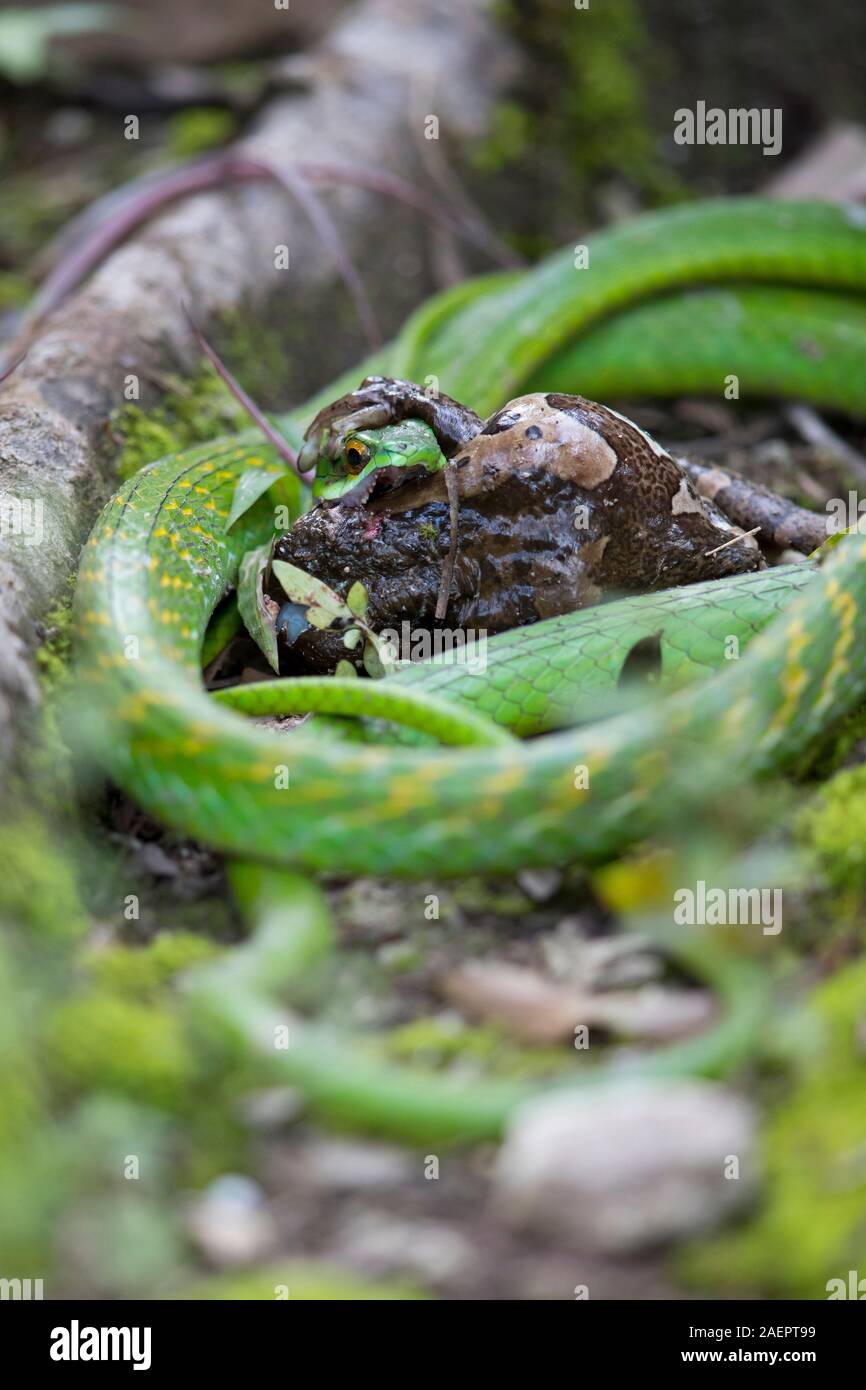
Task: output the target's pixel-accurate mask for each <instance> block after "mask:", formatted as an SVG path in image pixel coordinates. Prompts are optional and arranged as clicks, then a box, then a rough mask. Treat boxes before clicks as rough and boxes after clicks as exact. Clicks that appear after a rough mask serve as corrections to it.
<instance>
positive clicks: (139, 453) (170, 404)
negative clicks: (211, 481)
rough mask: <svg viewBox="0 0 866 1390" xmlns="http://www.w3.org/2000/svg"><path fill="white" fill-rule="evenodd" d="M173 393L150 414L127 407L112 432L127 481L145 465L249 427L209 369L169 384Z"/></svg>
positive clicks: (117, 416) (119, 465)
mask: <svg viewBox="0 0 866 1390" xmlns="http://www.w3.org/2000/svg"><path fill="white" fill-rule="evenodd" d="M170 385H171V389H170V390H169V391H168V393H167V394H166V396H165V397H164V399H163V400H162V402H161V403H160V404H159V405H158V406H156V407H155V408H154V409H153V410H150V411H144V410H142V409H141V408H140V407H139V406H137V405H132V404H129V405H125V406H122V407H121V408H120V409H119V410H118V411H116V412H115V414H114V416H113V419H112V427H113V429H114V432H115V435H116V436H119V437H120V439H121V441H122V443H121V448H120V454H119V457H118V463H117V471H118V474H119V476H120V477H121V478H131V477H132V475H133V474H134V473H137V472H138V470H139V469H140V468H143V467H144V465H145V464H146V463H152V462H153V461H154V459H159V458H164V457H165V455H166V454H172V453H178V452H180V450H182V449H188V448H190V446H191V445H193V444H202V443H206V442H207V440H209V439H216V438H218V437H219V436H220V435H223V434H228V433H232V432H234V431H236V430H238V429H242V428H244V427H245V426H246V425H248V424H249V419H248V417H247V415H246V413H245V411H244V410H243V407H242V406H240V405H239V404H238V402H237V401H236V400H235V399H234V397H233V396H232V394H231V392H230V391H229V390H228V388H227V387H226V386H224V385H223V383H222V381H221V380H220V379H219V377H218V376H216V375H215V374H214V373H213V372H212V371H211V370H210V369H209V368H208V369H206V370H204V371H202V372H201V373H200V374H199V375H197V376H195V377H192V378H191V379H190V380H189V381H188V382H186V383H185V382H183V381H181V380H180V379H179V378H172V379H171V382H170Z"/></svg>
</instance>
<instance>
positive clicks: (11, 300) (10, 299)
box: [0, 270, 33, 309]
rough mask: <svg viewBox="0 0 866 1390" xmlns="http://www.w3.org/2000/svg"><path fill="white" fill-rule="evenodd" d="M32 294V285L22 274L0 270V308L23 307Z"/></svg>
mask: <svg viewBox="0 0 866 1390" xmlns="http://www.w3.org/2000/svg"><path fill="white" fill-rule="evenodd" d="M32 294H33V286H32V285H31V283H30V281H29V280H28V279H27V278H26V277H25V276H24V275H18V274H16V273H15V272H14V271H12V270H0V309H23V308H24V305H25V304H26V303H27V301H28V300H29V298H30V296H31V295H32Z"/></svg>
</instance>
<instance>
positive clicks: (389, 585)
mask: <svg viewBox="0 0 866 1390" xmlns="http://www.w3.org/2000/svg"><path fill="white" fill-rule="evenodd" d="M306 441H307V442H306V443H305V446H304V449H303V451H302V453H301V458H300V464H301V466H302V467H309V466H311V465H312V464H313V463H315V464H316V470H317V471H316V485H315V488H314V493H315V494H316V495H317V496H318V497H319V498H320V499H321V504H320V505H319V506H317V507H314V508H313V510H312V511H310V512H309V513H307V514H306V515H305V516H303V517H301V518H300V520H299V521H298V522H296V524H295V526H294V527H293V528H292V530H291V532H290V533H289V534H288V535H286V536H284V537H282V538H281V539H280V540H279V542H278V543H277V546H276V549H275V556H276V557H277V558H280V559H285V560H288V561H290V562H291V563H292V564H294V565H297V566H299V567H300V568H301V569H304V570H306V571H308V572H310V573H313V574H315V575H316V576H317V577H318V578H319V579H322V580H324V581H325V582H326V583H327V584H329V585H330V586H331V587H332V588H335V589H337V590H338V591H340V592H342V593H345V592H346V590H347V588H348V587H349V585H351V584H352V583H353V582H354V581H356V580H360V581H361V582H362V583H363V584H364V585H365V587H366V588H367V591H368V593H369V597H370V607H369V615H368V616H369V620H370V622H371V624H372V626H373V627H374V628H376V629H377V630H382V629H384V628H399V627H400V624H401V623H403V622H408V623H409V624H410V625H411V626H412V627H413V628H416V629H417V628H432V627H434V626H435V625H436V624H437V622H439V623H443V622H444V624H445V625H447V626H448V627H450V628H452V629H454V628H463V629H466V628H471V629H474V630H476V631H478V630H479V629H480V630H484V631H486V632H488V633H491V634H492V633H494V632H499V631H503V630H505V629H508V628H512V627H517V626H520V625H522V624H526V623H532V622H536V621H537V620H538V619H541V618H548V617H552V616H554V615H556V614H559V613H565V612H570V611H572V610H574V609H577V608H583V607H585V606H587V605H589V604H593V603H597V602H599V601H600V600H602V599H604V598H608V597H615V596H617V595H622V594H628V593H635V592H645V591H649V590H653V589H663V588H668V587H670V586H672V585H678V584H686V583H691V582H694V581H697V580H702V579H715V578H721V577H723V576H725V575H729V574H734V573H742V572H744V571H747V570H756V569H761V568H762V567H763V566H764V563H765V562H764V559H763V556H762V552H761V549H760V547H759V546H758V544H757V542H756V540H755V538H754V536H752V535H749V534H747V533H744V531H743V530H742V529H741V525H738V524H736V522H735V521H734V520H732V519H731V517H730V516H729V515H726V514H725V512H723V511H722V510H721V509H720V507H719V506H718V505H717V504H716V503H715V502H714V501H713V500H712V499H711V498H710V497H707V496H702V495H701V493H700V491H699V488H700V480H698V483H697V484H693V482H692V481H691V479H690V477H689V474H688V472H687V468H686V467H684V466H683V465H681V464H680V463H679V462H677V460H676V459H674V458H673V457H672V456H671V455H670V454H669V453H667V452H666V451H665V450H664V449H662V448H661V447H660V445H658V444H657V443H656V442H655V441H654V440H653V439H651V438H650V436H649V435H648V434H646V433H645V432H644V431H643V430H641V429H639V428H638V426H637V425H635V424H633V423H632V422H631V421H629V420H627V419H626V418H625V417H624V416H622V415H620V414H618V413H617V412H616V411H615V410H612V409H610V408H609V407H607V406H604V405H598V404H596V403H594V402H592V401H588V400H585V399H584V398H583V397H581V396H570V395H563V394H544V393H536V394H532V395H526V396H520V397H518V398H517V399H515V400H513V401H509V402H508V404H507V405H505V406H503V408H502V409H501V410H499V411H497V412H496V414H494V415H493V416H491V417H490V419H489V420H487V421H483V420H481V419H479V417H478V416H477V415H476V414H475V413H474V412H473V411H471V410H469V409H467V408H466V407H464V406H461V405H460V404H459V403H458V402H457V401H454V400H451V399H450V398H449V397H447V396H443V395H430V394H428V393H427V392H425V391H424V390H422V388H420V387H419V386H416V385H415V384H414V383H412V382H404V381H397V380H393V379H390V378H382V377H368V378H367V379H366V380H365V381H364V382H363V383H362V384H361V387H360V388H359V390H357V391H354V392H350V393H349V394H348V395H347V396H344V397H342V398H341V399H340V400H338V401H336V402H334V403H333V404H332V405H330V406H328V407H327V408H326V409H325V410H323V411H321V412H320V413H319V415H317V416H316V418H315V420H314V421H313V422H312V424H311V425H310V427H309V429H308V431H307V434H306ZM714 479H715V481H714V483H713V486H714V487H715V488H716V490H718V477H717V475H715V474H714ZM708 490H710V489H709V488H708ZM746 491H748V489H746ZM759 491H761V490H759ZM765 495H766V496H767V497H770V496H772V495H771V494H765ZM749 496H751V497H752V498H754V492H752V493H749ZM773 500H774V502H776V503H779V502H780V499H775V498H774V499H773ZM781 505H782V507H783V508H786V509H787V510H786V512H785V515H786V517H787V515H788V512H789V511H791V510H794V511H799V510H800V509H792V508H791V507H790V504H786V503H781ZM764 510H765V511H766V508H765V509H764ZM739 511H740V515H738V517H737V519H736V520H737V521H738V522H740V523H743V522H745V523H748V522H749V521H750V520H752V519H753V516H752V514H751V513H750V512H749V507H748V506H744V507H740V509H739ZM753 511H754V509H753ZM758 511H760V506H759V507H758ZM805 515H806V516H809V515H810V514H808V513H806V514H805ZM777 520H778V517H776V518H775V520H774V525H775V522H776V521H777ZM818 520H820V519H818ZM760 524H761V523H760V521H759V525H760ZM768 539H770V540H771V539H772V537H768ZM443 572H444V575H445V585H444V586H443V583H442V576H443ZM272 592H273V594H274V596H275V597H279V590H278V587H277V586H274V587H273V590H272ZM437 601H438V603H437ZM283 626H284V627H285V626H286V625H285V624H284V625H283ZM290 635H291V636H292V638H293V641H292V642H291V643H290V644H289V645H290V646H291V649H292V654H291V656H292V659H291V660H290V661H289V663H288V665H289V668H290V669H291V668H292V667H293V666H294V667H296V666H297V665H298V658H300V662H301V664H304V665H308V666H309V665H312V666H313V667H314V668H316V669H323V668H326V667H329V666H332V665H333V664H334V662H335V661H336V660H337V659H339V657H341V656H345V649H344V648H342V646H341V642H340V639H339V636H338V635H337V634H329V633H321V632H318V631H311V630H308V631H303V632H301V633H300V634H297V633H296V632H292V633H291V634H290Z"/></svg>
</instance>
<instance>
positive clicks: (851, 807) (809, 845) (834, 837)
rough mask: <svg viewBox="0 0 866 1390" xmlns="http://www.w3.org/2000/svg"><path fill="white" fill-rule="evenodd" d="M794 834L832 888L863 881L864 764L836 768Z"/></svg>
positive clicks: (865, 858) (865, 829)
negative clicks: (833, 775) (834, 773)
mask: <svg viewBox="0 0 866 1390" xmlns="http://www.w3.org/2000/svg"><path fill="white" fill-rule="evenodd" d="M797 834H798V837H799V839H800V841H801V843H802V844H803V845H804V846H805V847H806V849H807V851H808V853H809V854H810V855H811V856H812V858H813V860H814V862H815V866H816V868H817V870H818V872H819V873H820V874H821V876H822V877H823V879H824V880H825V882H826V883H828V884H829V885H830V886H831V887H833V888H839V889H843V890H844V889H854V890H861V889H862V888H863V887H864V885H866V766H862V767H854V768H849V769H846V770H845V771H843V772H839V773H837V774H836V776H835V777H834V778H833V779H832V781H830V782H828V783H827V785H826V786H825V787H823V788H822V789H821V791H820V792H818V793H817V794H816V795H815V797H813V799H812V801H811V802H810V803H809V805H808V806H807V807H806V808H805V809H804V811H803V812H802V814H801V815H800V817H799V818H798V822H797Z"/></svg>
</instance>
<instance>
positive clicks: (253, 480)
mask: <svg viewBox="0 0 866 1390" xmlns="http://www.w3.org/2000/svg"><path fill="white" fill-rule="evenodd" d="M282 476H283V473H282V470H281V469H280V468H278V467H277V466H276V464H274V465H273V466H272V467H267V468H248V469H246V471H245V472H244V473H242V474H241V476H240V477H239V478H238V480H237V482H236V484H235V490H234V492H233V494H232V505H231V509H230V511H229V514H228V519H227V521H226V530H227V531H230V530H231V529H232V527H233V526H234V524H235V522H236V521H238V520H239V519H240V517H242V516H243V515H244V513H245V512H248V511H249V509H250V507H252V506H253V505H254V504H255V503H256V502H258V500H259V498H260V497H261V496H262V494H263V493H265V492H267V490H268V488H269V487H273V485H274V483H275V482H278V481H279V479H280V478H281V477H282Z"/></svg>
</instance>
